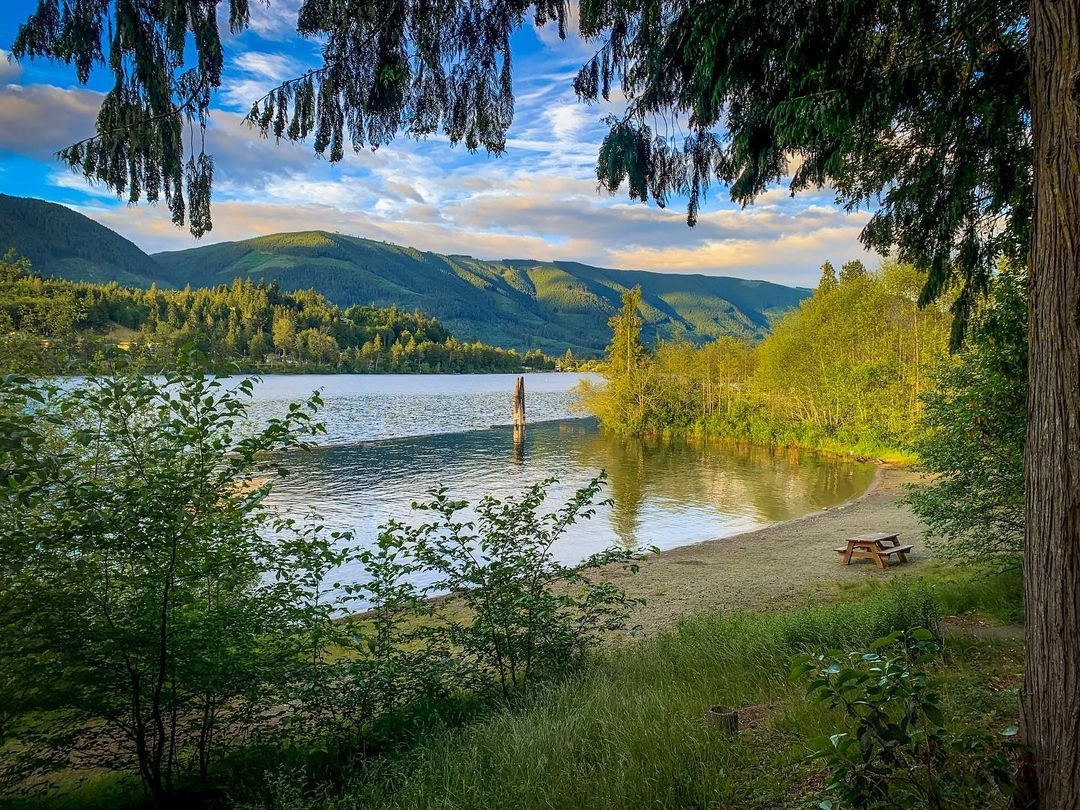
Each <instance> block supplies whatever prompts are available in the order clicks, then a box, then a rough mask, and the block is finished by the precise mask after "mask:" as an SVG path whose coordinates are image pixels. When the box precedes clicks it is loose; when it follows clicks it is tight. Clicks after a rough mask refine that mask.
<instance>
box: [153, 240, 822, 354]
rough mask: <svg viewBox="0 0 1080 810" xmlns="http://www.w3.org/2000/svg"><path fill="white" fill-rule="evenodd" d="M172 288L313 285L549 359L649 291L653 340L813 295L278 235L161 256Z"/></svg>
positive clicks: (601, 340)
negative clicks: (626, 299)
mask: <svg viewBox="0 0 1080 810" xmlns="http://www.w3.org/2000/svg"><path fill="white" fill-rule="evenodd" d="M153 258H154V259H155V261H156V262H157V264H158V265H159V266H160V267H161V270H162V274H163V276H164V278H165V279H167V280H168V282H169V283H171V284H173V285H177V286H179V285H183V284H185V283H190V284H191V285H192V286H211V285H215V284H223V283H227V282H229V281H231V280H232V279H233V278H236V277H237V276H241V277H250V278H253V279H263V280H265V281H267V282H276V283H277V284H278V285H280V286H281V287H282V288H283V289H289V290H294V289H303V288H308V287H313V288H315V289H317V290H319V291H320V292H321V293H323V294H324V295H326V296H327V297H328V298H329V299H330V300H331V301H333V302H334V303H336V304H339V305H341V306H347V305H349V304H356V303H363V304H367V303H373V304H377V305H380V306H386V305H389V304H397V305H398V306H401V307H405V308H408V309H414V308H415V309H420V310H423V311H424V312H427V313H429V314H431V315H434V316H435V317H437V318H438V319H439V320H440V321H441V322H442V323H443V325H445V326H446V327H447V328H448V329H450V331H451V332H452V333H453V334H454V335H456V336H457V337H458V338H460V339H462V340H473V339H476V340H481V341H483V342H485V343H492V344H495V345H499V346H506V347H518V348H529V347H535V346H538V347H540V348H542V349H544V350H545V351H547V352H559V353H561V352H563V351H565V350H566V348H568V347H569V348H571V349H573V350H574V352H575V353H581V352H586V353H595V352H598V351H600V350H602V349H603V348H604V346H605V345H606V344H607V342H608V340H609V338H610V335H611V331H610V329H609V328H608V325H607V321H608V318H610V317H611V315H612V314H613V313H614V312H615V311H616V310H617V309H618V308H619V305H620V296H621V295H622V293H623V292H624V291H626V290H628V289H630V288H632V287H634V285H638V284H640V285H641V290H642V304H643V307H642V315H643V317H644V319H645V321H646V329H645V336H646V338H647V339H650V340H651V339H652V338H653V337H654V336H660V337H670V336H671V335H672V334H674V333H675V332H676V331H681V332H682V333H683V334H685V335H686V336H687V337H689V338H690V339H693V340H697V341H703V340H706V339H709V338H714V337H717V336H719V335H735V336H738V337H745V338H749V339H757V338H760V337H762V336H763V335H765V334H766V333H767V332H768V330H769V324H770V320H771V318H772V317H773V316H775V315H777V314H779V313H781V312H784V311H785V310H787V309H790V308H791V307H793V306H796V305H797V304H798V303H799V302H800V301H801V300H802V299H803V298H805V297H806V296H807V295H809V293H810V291H809V290H803V289H798V288H792V287H784V286H782V285H779V284H771V283H769V282H765V281H747V280H745V279H738V278H726V277H717V276H703V275H676V274H671V273H650V272H643V271H627V270H609V269H604V268H599V267H591V266H589V265H585V264H579V263H576V262H539V261H534V260H531V259H503V260H501V261H483V260H480V259H474V258H472V257H470V256H460V255H443V254H440V253H430V252H424V251H419V250H415V249H413V248H407V247H399V246H398V245H392V244H387V243H384V242H374V241H371V240H369V239H361V238H358V237H353V236H343V235H341V234H336V233H327V232H324V231H308V232H302V233H286V234H276V235H273V236H263V237H258V238H255V239H247V240H244V241H242V242H225V243H221V244H217V245H207V246H205V247H199V248H193V249H190V250H182V251H176V252H171V253H158V254H155V255H154V257H153Z"/></svg>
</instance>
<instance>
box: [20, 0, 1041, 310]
mask: <svg viewBox="0 0 1080 810" xmlns="http://www.w3.org/2000/svg"><path fill="white" fill-rule="evenodd" d="M218 5H219V3H218V2H217V0H189V2H186V3H176V2H169V1H168V0H84V2H79V3H68V2H63V3H62V2H61V1H60V0H40V3H39V6H38V9H37V10H36V11H35V13H34V14H33V15H32V16H31V17H30V19H29V20H28V21H27V22H26V24H25V25H24V26H23V27H22V28H21V30H20V32H19V35H18V38H17V40H16V42H15V45H14V47H13V52H14V53H15V54H16V56H20V57H21V56H31V57H33V56H45V57H51V58H55V59H60V60H63V61H65V62H68V63H70V64H72V65H74V66H75V68H76V71H77V74H78V76H79V79H80V80H82V81H84V82H85V81H86V80H87V79H88V77H89V75H90V73H91V71H92V70H94V69H104V70H108V71H110V72H111V73H112V74H113V75H114V76H115V79H116V83H115V86H114V87H113V89H112V90H111V91H110V92H109V93H108V94H107V96H106V98H105V100H104V102H103V104H102V108H101V113H100V115H99V118H98V122H97V134H96V136H95V137H93V138H91V139H90V140H88V141H84V142H82V143H80V144H76V145H75V146H72V147H69V148H68V149H65V150H64V151H63V152H62V153H61V158H62V159H63V160H64V161H65V162H67V163H68V164H70V165H71V166H72V167H73V168H76V169H79V170H81V171H82V172H84V173H85V174H86V175H87V177H89V178H92V179H96V180H99V181H101V182H103V183H104V184H106V185H107V186H109V187H111V188H113V189H115V190H116V191H117V192H118V193H121V194H126V195H127V196H128V198H129V199H131V200H132V201H137V200H140V199H144V198H145V199H148V200H156V199H158V198H159V197H162V196H163V197H164V198H165V199H166V201H167V202H168V204H169V207H170V209H171V210H172V213H173V220H174V221H175V222H176V223H177V224H184V223H185V222H186V223H187V224H188V226H189V228H190V229H191V232H192V233H193V234H195V235H197V236H198V235H201V234H203V233H205V232H206V231H208V230H209V229H210V227H211V218H210V190H211V185H212V175H213V164H212V160H211V158H210V156H209V155H207V154H206V153H205V151H204V148H203V141H202V132H203V129H204V127H205V124H206V120H207V116H208V114H209V108H210V102H211V99H212V95H213V91H214V90H215V89H217V88H218V87H219V86H220V84H221V76H222V71H223V68H226V67H227V66H224V65H223V56H222V48H221V41H220V33H219V30H218V26H219V24H222V25H223V24H225V23H224V22H222V23H219V21H218V18H217V16H216V10H217V6H218ZM1026 14H1027V3H1026V2H1019V0H998V1H997V2H987V1H986V0H928V2H920V3H911V2H900V1H899V0H815V1H814V2H798V3H797V2H791V0H786V2H785V1H783V0H760V1H758V0H755V2H748V1H747V0H666V1H665V2H661V0H582V2H581V6H580V19H579V25H580V32H581V35H582V36H583V37H584V38H585V39H586V40H588V41H590V42H592V43H594V44H595V45H596V49H597V50H596V56H595V57H594V58H592V59H590V60H588V62H587V63H586V64H585V65H584V66H583V67H582V69H581V72H580V73H579V74H578V76H577V78H576V79H575V80H574V82H573V84H574V89H575V90H576V92H577V94H578V96H579V97H580V98H581V99H582V100H583V101H585V102H592V101H597V100H598V99H600V98H602V97H603V98H611V99H615V100H621V101H624V105H625V106H624V107H623V108H622V111H621V112H620V114H618V115H617V116H613V117H611V118H609V119H608V124H609V132H608V135H607V137H606V138H605V139H604V142H603V144H602V146H601V148H600V154H599V157H598V162H597V178H598V181H599V183H600V185H601V186H602V187H605V188H607V189H609V190H612V191H615V190H618V189H620V188H622V187H624V186H625V187H626V189H627V192H628V194H629V196H630V197H631V198H632V199H635V200H642V201H651V202H655V203H656V204H658V205H661V206H662V205H666V204H667V203H668V202H671V201H677V202H679V203H682V202H684V201H685V203H686V205H687V213H688V220H689V223H690V224H691V225H692V224H694V222H695V220H696V218H697V216H698V212H699V210H700V207H701V205H702V204H703V202H704V200H705V196H706V193H707V191H708V190H709V188H710V186H711V185H712V184H720V185H722V186H724V187H726V188H727V189H728V191H729V193H730V195H731V198H732V199H733V200H734V201H736V202H738V203H742V204H748V203H751V202H752V201H753V200H754V199H755V198H756V197H757V196H759V195H760V194H761V193H762V192H764V191H765V190H766V189H768V188H770V187H772V186H774V185H775V184H776V183H777V182H780V181H787V182H788V183H789V184H790V190H791V192H792V193H797V192H799V191H802V190H805V189H810V188H817V187H821V186H828V187H831V188H834V189H835V190H836V193H837V200H838V202H839V203H840V204H841V205H843V206H845V207H847V208H849V209H855V208H860V207H867V208H869V209H870V210H872V211H873V212H874V213H873V216H872V218H871V220H870V221H869V223H868V225H867V226H866V228H865V229H864V231H863V234H862V239H863V242H864V243H865V244H866V245H867V246H868V247H872V248H875V249H877V250H879V251H881V252H889V251H890V250H894V249H895V250H896V252H897V253H898V256H899V258H900V259H901V260H904V261H909V262H912V263H914V264H915V265H917V266H918V267H920V268H921V269H923V270H925V271H927V273H928V275H927V283H926V287H925V289H924V293H923V298H924V300H927V301H928V300H931V299H933V298H934V297H936V296H937V295H938V294H940V293H941V291H942V290H944V289H945V288H946V287H948V286H950V284H952V283H954V282H957V283H958V286H959V287H960V292H959V294H958V296H957V298H956V302H957V303H956V309H957V314H958V315H959V316H960V317H959V318H957V323H958V324H960V325H962V324H963V322H964V321H965V320H966V315H967V313H968V312H969V310H970V308H971V306H972V305H973V303H974V301H975V300H976V298H977V297H978V296H979V295H980V294H981V292H982V291H983V290H984V289H985V287H986V283H987V280H988V279H989V277H990V275H991V273H992V271H993V267H994V263H995V261H996V260H997V258H998V257H999V256H1001V255H1004V256H1006V257H1008V258H1010V259H1013V260H1017V261H1022V260H1023V258H1024V255H1025V253H1026V250H1027V245H1028V230H1029V222H1030V218H1031V208H1032V202H1031V200H1032V187H1031V135H1030V117H1029V113H1028V92H1027V83H1028V61H1027V54H1026V47H1027V18H1026ZM227 18H228V19H227V24H228V25H229V27H230V29H231V30H232V31H239V30H241V29H242V28H243V27H244V26H245V25H246V24H247V20H248V7H247V0H230V3H229V7H228V15H227ZM568 19H569V13H568V8H567V6H566V5H565V4H564V3H563V1H562V0H544V2H540V3H530V2H525V1H524V0H472V1H471V2H463V0H399V2H386V0H306V2H305V3H304V4H303V6H302V7H301V9H300V12H299V17H298V22H297V30H298V32H299V34H300V35H301V36H303V37H310V38H315V39H316V40H317V41H319V42H320V43H321V44H322V50H323V59H322V64H321V65H320V66H319V67H318V68H317V69H314V70H312V71H311V72H309V73H307V74H305V75H302V76H298V77H296V78H294V79H292V80H290V81H288V82H285V83H283V84H282V85H281V86H280V87H278V88H276V89H275V90H273V91H272V92H271V93H269V94H267V95H266V96H265V97H264V98H262V99H258V100H255V101H254V103H253V106H252V109H251V112H250V114H249V116H248V121H249V122H250V123H252V124H254V125H255V126H257V127H258V128H259V129H261V130H262V131H263V132H265V133H266V134H268V135H273V136H275V137H276V138H283V139H290V140H310V142H311V143H312V145H313V146H314V148H315V150H316V152H318V153H319V154H321V155H325V156H327V157H328V158H329V159H330V160H331V161H338V160H341V159H342V158H343V157H344V154H345V151H346V149H347V148H352V149H356V150H359V149H363V148H377V147H378V146H380V145H383V144H386V143H388V142H390V141H391V140H392V139H394V138H395V137H398V136H401V135H406V136H411V137H417V138H423V137H426V136H430V135H434V134H437V133H441V134H442V135H444V136H445V137H447V138H448V139H449V140H450V141H451V143H454V144H457V143H462V142H463V143H464V144H465V146H466V147H467V148H468V149H470V150H475V149H479V148H481V147H482V148H484V149H486V150H488V151H491V152H495V153H498V152H501V151H503V150H504V149H505V148H506V134H507V131H508V129H509V127H510V125H511V123H512V122H513V113H514V97H513V76H512V58H511V56H512V54H511V47H510V41H511V35H512V34H513V33H514V32H515V31H516V30H517V29H519V28H520V27H521V26H523V25H524V24H526V23H527V22H534V23H535V24H537V25H545V24H547V23H549V22H552V21H554V22H556V23H557V25H558V27H559V31H560V34H563V33H565V27H566V24H567V21H568Z"/></svg>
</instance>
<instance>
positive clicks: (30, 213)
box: [0, 194, 161, 287]
mask: <svg viewBox="0 0 1080 810" xmlns="http://www.w3.org/2000/svg"><path fill="white" fill-rule="evenodd" d="M9 249H14V250H15V252H16V253H17V254H19V255H20V256H25V257H26V258H27V259H29V260H30V262H31V264H32V265H33V267H34V273H36V274H37V275H39V276H54V277H56V278H66V279H70V280H71V281H94V282H99V283H104V282H108V281H116V282H118V283H120V284H123V285H125V286H129V287H149V286H150V284H151V282H153V281H155V280H157V279H158V277H159V275H160V272H161V271H160V269H159V268H158V266H157V263H156V262H155V261H154V260H153V259H151V258H150V257H149V256H148V255H146V254H145V253H144V252H143V251H142V250H141V249H140V248H139V247H138V246H136V245H135V244H134V243H133V242H129V241H128V240H127V239H125V238H124V237H122V236H121V235H120V234H118V233H116V231H113V230H110V229H109V228H106V227H105V226H104V225H101V224H99V223H97V222H95V221H94V220H92V219H90V218H89V217H85V216H83V215H82V214H80V213H78V212H77V211H72V210H71V209H70V208H67V207H65V206H63V205H57V204H56V203H50V202H45V201H44V200H34V199H30V198H28V197H11V196H9V195H7V194H0V255H3V254H4V253H6V252H7V251H8V250H9Z"/></svg>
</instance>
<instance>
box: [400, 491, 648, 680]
mask: <svg viewBox="0 0 1080 810" xmlns="http://www.w3.org/2000/svg"><path fill="white" fill-rule="evenodd" d="M602 481H603V479H602V477H601V478H596V479H593V480H592V481H591V482H590V483H589V484H587V485H586V486H585V487H583V488H582V489H580V490H578V491H577V492H576V493H575V494H574V496H573V497H572V498H571V499H570V501H569V502H568V503H567V504H566V505H565V506H563V507H562V508H561V509H559V510H558V511H557V512H550V513H546V514H541V513H540V508H541V506H542V505H543V503H544V500H545V499H546V497H547V488H548V486H549V485H550V484H552V483H554V482H555V479H549V480H547V481H544V482H542V483H539V484H534V485H533V486H531V487H529V489H528V490H526V492H525V494H524V495H523V496H522V497H521V498H520V499H514V498H511V499H508V500H507V501H499V500H497V499H495V498H492V497H490V496H487V497H485V498H484V499H483V500H482V501H480V503H479V504H477V506H476V518H475V520H468V521H466V520H463V519H462V518H461V517H460V513H461V512H462V511H463V510H465V509H466V508H467V507H468V503H467V502H465V501H456V500H451V499H450V498H449V497H447V494H446V490H445V489H438V490H435V491H433V492H432V493H431V495H432V500H430V501H428V502H426V503H420V504H415V508H418V509H422V510H426V511H429V512H432V513H434V516H433V519H432V520H431V521H430V522H426V523H424V524H423V525H422V526H420V527H416V528H410V527H407V526H404V525H400V524H391V526H389V527H388V528H387V530H386V531H388V532H390V533H391V535H392V536H394V537H395V538H396V541H395V545H396V546H398V547H400V548H402V549H404V550H406V551H407V553H408V554H409V555H410V556H411V557H412V558H413V559H414V560H415V561H416V566H417V569H418V570H421V571H424V572H425V573H426V574H428V575H430V576H433V577H434V582H433V583H432V585H431V586H430V587H431V588H432V589H434V590H436V591H447V592H450V593H455V594H458V595H459V598H460V599H461V602H462V604H463V605H464V606H465V608H466V613H467V616H468V618H466V619H457V618H455V617H453V616H444V619H445V621H443V622H440V623H439V624H438V625H437V626H436V627H435V635H436V636H437V637H438V636H445V641H446V643H447V644H448V646H449V647H450V648H451V649H455V650H459V651H460V652H461V653H462V654H463V655H464V656H465V657H466V659H467V660H468V663H469V665H471V668H472V669H473V670H474V671H475V673H476V674H477V675H478V676H479V680H480V682H481V683H486V682H490V681H494V682H495V683H496V684H498V686H499V688H500V689H501V691H502V693H503V694H504V695H507V696H508V695H510V694H511V693H512V692H513V691H515V690H516V689H518V688H519V687H520V686H522V685H523V684H524V683H526V682H528V681H529V680H530V678H532V677H534V676H535V674H536V673H538V672H539V673H545V674H547V675H552V674H559V673H565V672H567V671H569V670H570V669H572V668H574V667H575V666H576V665H577V664H578V663H580V661H581V658H582V656H583V655H584V653H585V652H586V651H587V650H588V649H589V648H590V647H591V646H593V645H594V644H595V643H596V642H597V641H598V640H599V639H600V638H602V637H603V636H604V635H605V634H607V633H610V632H613V631H616V630H620V629H622V628H624V627H625V625H626V621H627V618H628V617H629V615H630V610H631V608H632V607H633V606H634V605H635V604H637V602H636V601H635V600H633V599H630V598H628V597H627V596H626V595H625V593H624V592H623V591H622V589H620V588H618V587H616V586H614V585H612V584H611V583H610V582H606V581H604V582H594V581H593V580H592V579H591V578H590V577H589V576H588V575H587V572H588V571H589V570H590V569H595V568H599V567H601V566H606V565H616V564H618V565H624V566H626V567H628V568H629V569H630V570H631V571H632V572H636V571H637V566H636V565H635V564H634V560H636V559H639V558H640V554H638V553H637V552H634V551H629V550H626V549H622V548H610V549H607V550H605V551H603V552H600V553H598V554H594V555H592V556H590V557H589V558H587V559H586V560H585V561H584V562H582V563H581V564H580V565H576V566H566V565H563V564H562V563H560V562H559V561H558V560H557V559H556V558H555V556H554V554H553V553H552V550H551V549H552V546H553V545H554V544H555V543H556V542H557V541H558V540H559V538H560V537H562V535H563V533H564V532H565V531H566V529H567V528H568V527H570V526H572V525H573V524H575V523H577V522H578V521H579V520H581V519H588V518H590V517H592V515H593V513H594V508H593V506H592V504H593V502H594V500H595V498H596V496H597V494H598V493H599V491H600V487H601V484H602Z"/></svg>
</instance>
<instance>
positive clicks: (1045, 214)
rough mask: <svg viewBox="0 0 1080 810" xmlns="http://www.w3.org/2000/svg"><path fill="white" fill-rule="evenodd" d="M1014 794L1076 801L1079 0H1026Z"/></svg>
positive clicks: (1043, 804) (1079, 710)
mask: <svg viewBox="0 0 1080 810" xmlns="http://www.w3.org/2000/svg"><path fill="white" fill-rule="evenodd" d="M1029 34H1030V46H1029V47H1030V58H1031V88H1030V92H1031V118H1032V138H1033V145H1034V188H1035V211H1034V217H1033V220H1032V237H1031V258H1030V261H1031V268H1030V270H1031V273H1030V283H1031V309H1030V326H1029V330H1030V331H1029V339H1030V346H1031V354H1030V360H1029V372H1030V379H1029V383H1028V433H1027V449H1026V461H1025V468H1026V485H1027V537H1026V543H1025V556H1024V583H1025V584H1024V599H1025V603H1026V607H1027V660H1026V665H1025V678H1024V696H1023V699H1022V706H1021V712H1022V719H1023V729H1024V737H1025V742H1026V743H1027V744H1028V745H1029V746H1030V748H1031V753H1030V755H1029V756H1028V760H1027V762H1026V763H1025V768H1024V774H1023V775H1022V779H1021V784H1020V794H1021V799H1020V800H1021V801H1022V802H1024V803H1026V804H1027V806H1038V807H1040V808H1044V810H1046V809H1047V808H1049V809H1050V810H1059V808H1061V809H1062V810H1064V808H1076V807H1080V0H1032V3H1031V7H1030V30H1029Z"/></svg>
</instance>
